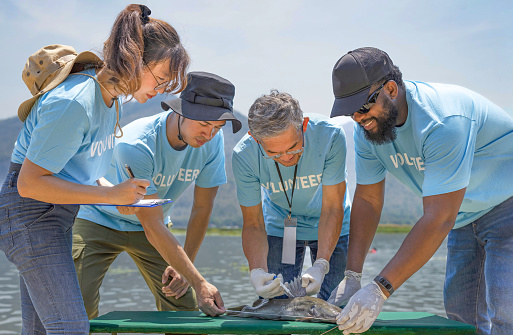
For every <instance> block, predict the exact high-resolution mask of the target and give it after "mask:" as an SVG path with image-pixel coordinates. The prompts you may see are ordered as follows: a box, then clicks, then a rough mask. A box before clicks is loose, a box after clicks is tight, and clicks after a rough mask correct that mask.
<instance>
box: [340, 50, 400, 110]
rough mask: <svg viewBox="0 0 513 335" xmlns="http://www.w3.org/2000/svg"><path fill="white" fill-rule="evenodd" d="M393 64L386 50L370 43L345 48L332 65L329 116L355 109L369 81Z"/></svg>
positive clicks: (391, 68) (376, 79)
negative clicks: (331, 102) (344, 52)
mask: <svg viewBox="0 0 513 335" xmlns="http://www.w3.org/2000/svg"><path fill="white" fill-rule="evenodd" d="M393 67H394V64H393V63H392V60H391V59H390V57H388V54H387V53H386V52H384V51H382V50H379V49H377V48H372V47H365V48H359V49H356V50H353V51H349V52H348V53H347V54H345V55H344V56H342V58H340V59H339V60H338V61H337V63H336V64H335V67H334V68H333V74H332V80H333V93H334V94H335V103H334V104H333V108H332V109H331V117H335V116H340V115H349V114H352V113H354V112H356V111H358V110H359V109H360V108H361V107H362V106H363V104H365V102H366V101H367V98H368V97H369V94H370V88H371V86H372V84H373V83H375V82H377V81H379V80H380V79H382V78H383V77H385V76H386V75H388V74H389V73H390V72H392V70H393Z"/></svg>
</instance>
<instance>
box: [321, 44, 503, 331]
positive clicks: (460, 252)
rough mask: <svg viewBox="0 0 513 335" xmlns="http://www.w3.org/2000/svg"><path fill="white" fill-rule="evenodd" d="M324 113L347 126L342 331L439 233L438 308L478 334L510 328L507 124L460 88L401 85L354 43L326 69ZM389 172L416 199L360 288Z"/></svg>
mask: <svg viewBox="0 0 513 335" xmlns="http://www.w3.org/2000/svg"><path fill="white" fill-rule="evenodd" d="M333 90H334V93H335V97H336V99H335V104H334V105H333V110H332V113H331V116H332V117H333V116H339V115H347V116H351V117H352V118H353V120H354V121H355V122H356V123H357V126H355V135H354V139H355V141H354V143H355V152H356V155H355V157H356V180H357V186H356V191H355V195H354V200H353V210H352V212H351V228H350V235H349V236H351V238H350V240H349V248H348V256H347V268H346V272H345V278H344V280H343V281H342V282H341V283H340V284H339V286H338V287H337V288H336V289H335V290H334V291H333V292H332V294H331V297H330V299H329V300H328V301H330V302H333V303H335V304H338V305H343V304H345V303H346V302H347V300H348V299H349V301H348V302H347V305H346V307H345V308H344V309H343V311H342V312H341V314H340V315H339V317H338V320H337V323H338V324H339V328H340V329H341V330H344V334H346V333H361V332H364V331H366V330H367V329H369V327H370V326H371V324H372V323H373V322H374V320H375V319H376V317H377V316H378V314H379V312H380V311H381V307H382V306H383V303H384V302H385V300H386V299H387V298H388V297H389V296H390V295H391V294H392V293H393V292H394V290H396V289H397V288H399V286H401V285H402V284H403V283H404V282H405V281H406V280H407V279H408V278H409V277H410V276H412V275H413V274H414V273H415V272H416V271H417V270H419V269H420V268H421V267H422V266H423V265H424V264H425V263H426V262H427V261H428V260H429V259H430V258H431V257H432V256H433V254H434V253H435V251H436V250H437V249H438V247H439V246H440V245H441V243H442V242H443V240H444V239H445V238H446V237H447V236H448V241H447V246H448V253H447V266H446V277H445V287H444V303H445V309H446V312H447V316H448V317H449V318H450V319H453V320H457V321H462V322H465V323H468V324H471V325H474V326H475V327H476V328H477V332H478V334H513V290H512V289H511V286H512V284H513V281H512V277H513V261H512V260H511V259H512V257H511V255H512V254H513V176H512V174H511V171H513V146H512V145H511V143H513V119H512V118H511V117H510V116H509V115H508V114H507V113H506V112H505V111H504V110H502V109H501V108H499V107H498V106H496V105H494V104H493V103H492V102H490V101H489V100H487V99H486V98H484V97H482V96H480V95H479V94H477V93H475V92H472V91H470V90H468V89H465V88H463V87H459V86H455V85H446V84H433V83H424V82H420V81H403V79H402V74H401V71H400V70H399V68H398V67H397V66H395V65H394V64H393V63H392V60H391V59H390V58H389V56H388V55H387V54H386V53H385V52H384V51H382V50H379V49H376V48H360V49H356V50H354V51H351V52H349V53H348V54H346V55H344V56H343V57H342V58H340V59H339V60H338V62H337V63H336V65H335V68H334V69H333ZM387 172H389V173H391V174H393V175H394V176H395V177H397V179H399V181H401V182H402V183H403V184H405V185H406V186H407V187H408V188H410V189H411V190H412V191H413V192H414V193H416V194H417V195H419V196H420V197H422V201H423V207H424V214H423V216H422V217H421V218H420V219H419V220H418V221H417V223H415V225H414V227H413V229H412V230H411V231H410V233H408V235H407V236H406V238H405V240H404V242H403V244H402V245H401V247H400V248H399V250H398V252H397V254H396V255H395V256H394V257H393V258H392V260H391V261H390V262H389V263H388V264H387V265H386V266H385V267H384V268H383V270H381V272H380V273H379V274H378V276H376V278H375V279H374V280H373V281H372V282H371V283H370V284H368V285H366V286H364V287H363V288H361V289H360V287H361V286H360V278H361V272H362V268H363V262H364V260H365V256H366V255H367V252H368V250H369V247H370V245H371V242H372V239H373V236H374V233H375V231H376V227H377V225H378V222H379V219H380V215H381V210H382V208H383V202H384V193H385V192H384V191H385V176H386V173H387Z"/></svg>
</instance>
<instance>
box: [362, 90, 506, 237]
mask: <svg viewBox="0 0 513 335" xmlns="http://www.w3.org/2000/svg"><path fill="white" fill-rule="evenodd" d="M405 85H406V101H407V103H408V117H407V120H406V122H405V123H404V124H403V125H402V126H400V127H397V128H396V130H397V138H396V139H395V140H394V141H393V142H391V143H387V144H383V145H374V144H371V143H369V142H368V141H367V140H366V139H365V136H364V132H363V129H361V127H360V126H359V125H358V124H356V123H355V132H354V139H355V151H356V176H357V178H356V179H357V182H358V183H359V184H374V183H377V182H380V181H381V180H383V179H384V178H385V175H386V173H387V171H388V172H390V173H391V174H393V175H394V176H396V177H397V179H399V180H400V181H401V182H402V183H403V184H405V185H406V186H407V187H408V188H410V189H411V190H412V191H413V192H415V193H416V194H417V195H419V196H423V197H426V196H431V195H437V194H444V193H449V192H454V191H457V190H460V189H462V188H465V187H466V188H467V189H466V192H465V197H464V199H463V202H462V204H461V207H460V210H459V213H458V216H457V219H456V225H455V226H454V228H460V227H462V226H464V225H466V224H468V223H470V222H472V221H475V220H477V219H478V218H479V217H481V216H483V215H484V214H486V213H487V212H489V211H490V210H491V209H492V208H493V207H495V206H497V205H498V204H500V203H501V202H503V201H504V200H506V199H508V198H510V197H511V196H513V175H512V174H511V172H512V171H513V119H512V118H511V117H510V116H509V115H508V114H507V113H506V112H505V111H504V110H502V109H501V108H499V107H498V106H496V105H494V104H493V103H492V102H490V101H489V100H487V99H486V98H484V97H482V96H481V95H479V94H477V93H475V92H472V91H470V90H468V89H465V88H463V87H459V86H455V85H446V84H430V83H423V82H413V81H406V82H405Z"/></svg>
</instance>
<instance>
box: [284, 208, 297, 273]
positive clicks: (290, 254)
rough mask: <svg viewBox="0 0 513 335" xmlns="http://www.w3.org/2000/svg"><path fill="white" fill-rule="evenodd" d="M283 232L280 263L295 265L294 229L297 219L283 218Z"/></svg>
mask: <svg viewBox="0 0 513 335" xmlns="http://www.w3.org/2000/svg"><path fill="white" fill-rule="evenodd" d="M284 226H285V230H284V232H283V249H282V253H281V262H282V263H283V264H296V228H297V218H289V217H288V216H287V217H286V218H285V225H284Z"/></svg>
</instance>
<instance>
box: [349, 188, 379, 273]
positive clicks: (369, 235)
mask: <svg viewBox="0 0 513 335" xmlns="http://www.w3.org/2000/svg"><path fill="white" fill-rule="evenodd" d="M384 183H385V180H383V181H381V182H379V183H377V184H374V185H357V187H356V191H355V197H354V201H353V206H352V208H351V220H350V222H351V223H350V227H349V244H348V251H347V266H346V269H347V270H352V271H354V272H356V273H361V272H362V270H363V263H364V261H365V257H366V256H367V253H368V251H369V248H370V246H371V244H372V240H373V239H374V235H375V234H376V229H377V227H378V224H379V220H380V218H381V210H382V208H383V196H384Z"/></svg>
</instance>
